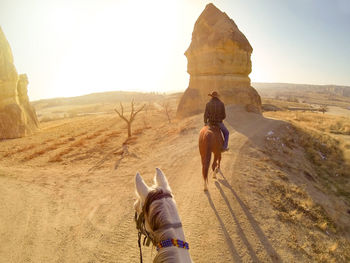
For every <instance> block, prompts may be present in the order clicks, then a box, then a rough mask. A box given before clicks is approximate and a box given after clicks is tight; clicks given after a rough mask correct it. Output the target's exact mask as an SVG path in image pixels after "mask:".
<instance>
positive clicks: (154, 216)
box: [134, 168, 179, 233]
mask: <svg viewBox="0 0 350 263" xmlns="http://www.w3.org/2000/svg"><path fill="white" fill-rule="evenodd" d="M135 185H136V195H137V200H136V202H135V204H134V207H135V210H136V213H137V214H136V218H135V219H136V221H137V227H138V228H142V227H143V226H142V224H144V227H145V230H146V231H147V232H148V233H152V232H154V231H156V230H157V229H159V228H161V225H162V224H169V223H172V222H171V221H172V218H171V217H175V220H178V219H179V218H178V215H177V209H176V205H175V202H174V200H173V198H171V197H172V194H171V188H170V186H169V183H168V180H167V179H166V177H165V175H164V174H163V172H162V171H161V170H160V169H159V168H156V175H155V177H154V185H152V186H151V187H149V186H148V185H147V184H146V183H145V182H144V180H143V179H142V177H141V175H140V174H139V173H137V174H136V177H135ZM167 197H170V198H167ZM165 199H167V200H165ZM164 202H166V204H165V203H164ZM164 205H166V206H167V209H166V210H167V212H169V211H170V213H168V214H165V213H164V211H162V210H164V209H163V206H164ZM171 211H173V212H171ZM174 215H175V216H174Z"/></svg>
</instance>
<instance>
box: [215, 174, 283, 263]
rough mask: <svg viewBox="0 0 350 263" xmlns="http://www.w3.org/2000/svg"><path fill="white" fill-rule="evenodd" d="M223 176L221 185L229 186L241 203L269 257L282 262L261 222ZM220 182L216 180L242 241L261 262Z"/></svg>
mask: <svg viewBox="0 0 350 263" xmlns="http://www.w3.org/2000/svg"><path fill="white" fill-rule="evenodd" d="M221 176H222V177H223V178H224V179H219V180H218V181H219V182H220V184H221V185H223V186H225V187H227V188H228V189H229V190H230V191H231V193H232V195H233V196H234V198H235V199H236V200H237V202H238V203H239V205H240V206H241V208H242V210H243V212H244V213H245V215H246V217H247V219H248V221H249V223H250V225H251V226H252V228H253V229H254V231H255V233H256V235H257V237H258V238H259V240H260V243H261V244H262V245H263V247H264V248H265V250H266V252H267V254H268V255H269V257H270V258H271V261H272V262H282V260H281V258H280V256H279V255H278V253H277V251H276V250H275V249H274V248H273V246H272V245H271V243H270V241H269V240H268V238H267V237H266V236H265V234H264V232H263V231H262V230H261V228H260V226H259V223H258V222H257V221H256V220H255V218H254V217H253V215H252V214H251V213H250V212H249V209H248V207H247V206H246V205H245V204H244V202H243V201H242V200H241V199H240V198H239V196H238V195H237V193H236V192H235V191H234V190H233V188H232V186H231V185H230V184H229V183H228V182H227V180H226V178H225V176H224V175H223V174H222V173H221ZM220 184H219V183H218V182H215V186H216V187H217V188H218V190H219V191H220V194H221V196H222V197H223V199H224V201H225V203H226V205H227V207H228V209H229V211H230V213H231V215H232V218H233V219H234V221H235V222H236V224H237V226H238V234H239V236H240V237H241V239H242V241H243V242H244V244H245V245H246V247H247V249H248V251H249V253H250V256H251V257H252V259H253V261H254V262H260V261H259V259H258V258H257V256H256V254H255V252H254V250H253V248H252V247H251V245H250V244H249V242H248V240H247V238H246V236H245V234H244V232H243V229H242V228H241V226H240V224H239V222H238V220H237V218H236V216H235V214H234V212H233V210H232V207H231V205H230V203H229V201H228V198H227V196H226V195H225V193H224V191H223V190H222V188H221V186H220Z"/></svg>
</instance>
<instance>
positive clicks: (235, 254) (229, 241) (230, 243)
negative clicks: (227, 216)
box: [205, 191, 242, 262]
mask: <svg viewBox="0 0 350 263" xmlns="http://www.w3.org/2000/svg"><path fill="white" fill-rule="evenodd" d="M205 195H206V196H207V198H208V202H209V205H210V206H211V208H212V209H213V211H214V213H215V216H216V218H217V219H218V221H219V223H220V226H221V229H222V231H223V232H224V236H225V239H226V242H227V245H228V247H229V248H230V253H231V256H232V259H233V262H242V260H241V258H240V256H239V254H238V252H237V250H236V248H235V245H234V244H233V241H232V239H231V237H230V234H229V233H228V231H227V229H226V227H225V224H224V222H223V221H222V219H221V217H220V215H219V213H218V211H217V210H216V207H215V205H214V203H213V200H212V199H211V196H210V193H209V191H206V192H205Z"/></svg>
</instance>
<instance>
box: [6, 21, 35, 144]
mask: <svg viewBox="0 0 350 263" xmlns="http://www.w3.org/2000/svg"><path fill="white" fill-rule="evenodd" d="M27 85H28V78H27V75H26V74H21V75H19V76H18V74H17V70H16V68H15V65H14V61H13V56H12V51H11V48H10V45H9V43H8V41H7V39H6V37H5V35H4V33H3V32H2V29H1V27H0V139H10V138H18V137H23V136H25V135H28V134H31V133H32V132H33V131H34V130H35V129H37V127H38V120H37V116H36V113H35V110H34V108H33V107H32V105H30V103H29V99H28V94H27Z"/></svg>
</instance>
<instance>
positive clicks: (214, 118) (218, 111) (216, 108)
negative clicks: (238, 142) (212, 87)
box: [204, 91, 229, 152]
mask: <svg viewBox="0 0 350 263" xmlns="http://www.w3.org/2000/svg"><path fill="white" fill-rule="evenodd" d="M208 96H210V97H211V99H210V101H209V102H208V103H207V105H206V106H205V112H204V124H205V125H208V124H209V125H213V126H214V125H218V126H219V127H220V130H221V132H222V134H223V135H224V139H225V141H224V147H223V149H222V151H223V152H225V151H228V148H227V145H228V137H229V131H228V130H227V128H226V127H225V125H224V123H223V122H222V121H223V120H224V119H225V118H226V112H225V105H224V103H223V102H222V101H221V100H220V99H219V94H218V93H217V92H216V91H213V92H212V93H211V94H208Z"/></svg>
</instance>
